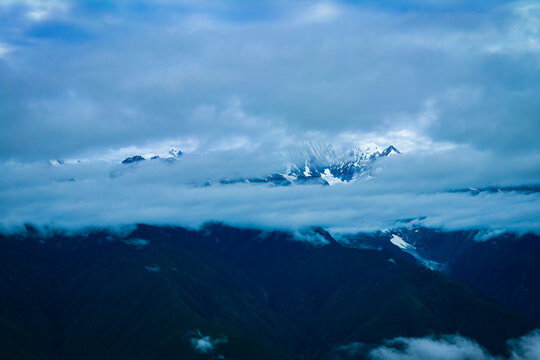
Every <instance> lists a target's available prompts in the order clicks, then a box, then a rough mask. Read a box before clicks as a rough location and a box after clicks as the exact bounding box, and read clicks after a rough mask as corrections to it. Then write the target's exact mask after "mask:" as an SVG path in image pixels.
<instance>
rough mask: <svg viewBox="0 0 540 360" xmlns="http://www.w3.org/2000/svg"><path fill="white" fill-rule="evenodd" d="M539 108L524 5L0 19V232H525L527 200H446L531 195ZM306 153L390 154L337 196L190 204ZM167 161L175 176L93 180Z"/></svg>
mask: <svg viewBox="0 0 540 360" xmlns="http://www.w3.org/2000/svg"><path fill="white" fill-rule="evenodd" d="M538 94H540V4H538V2H536V1H517V2H506V1H475V0H473V1H460V0H456V1H451V0H444V1H432V0H407V1H401V2H399V5H396V2H394V1H359V2H356V1H355V2H352V1H343V2H317V1H293V2H290V1H267V2H266V1H258V2H232V1H204V2H201V1H190V0H186V1H167V0H161V1H144V0H141V1H114V2H113V1H100V2H86V1H71V2H70V1H54V0H50V1H38V0H18V1H15V0H0V170H1V171H2V174H4V175H3V177H2V179H0V186H1V187H0V204H1V205H0V215H1V216H2V219H3V220H2V223H3V224H4V225H10V226H11V225H14V224H20V223H23V222H26V221H29V222H34V223H40V224H53V225H59V226H60V225H74V226H85V225H108V224H119V223H130V222H134V221H141V222H157V223H175V224H179V225H190V226H196V225H197V224H200V223H201V222H204V221H208V220H223V221H228V222H232V223H236V224H245V225H263V226H272V227H289V226H309V225H324V226H327V227H329V228H334V229H345V228H348V229H377V228H383V227H388V226H392V224H394V222H395V221H396V220H397V219H400V218H406V217H407V218H409V217H416V216H422V217H424V216H425V217H426V224H427V225H430V226H443V227H449V228H462V227H487V228H496V229H510V230H526V231H528V230H533V231H538V229H540V219H539V216H538V214H539V213H540V204H539V195H538V194H517V193H505V194H485V195H482V196H478V197H471V196H468V195H466V194H453V195H449V194H448V193H446V192H445V191H446V190H448V189H454V188H462V187H465V188H466V187H471V186H472V187H481V186H501V185H504V186H518V185H535V184H539V183H540V140H539V139H538V138H539V136H540V97H539V96H538ZM312 142H316V143H324V144H334V145H335V146H338V147H339V146H341V147H343V148H347V147H348V146H350V145H352V144H356V143H376V144H379V145H380V146H387V145H389V144H393V145H395V146H396V147H397V148H398V149H400V150H401V151H402V152H403V155H402V156H401V157H399V159H388V161H385V162H383V163H381V164H380V168H381V171H380V172H379V173H377V176H376V177H375V179H374V180H373V181H370V182H366V183H361V184H347V185H344V186H341V187H338V186H335V187H331V188H329V187H324V188H323V187H313V186H307V187H305V188H300V187H291V188H280V189H276V188H268V187H263V186H258V187H253V186H251V187H249V186H242V185H240V186H230V187H219V186H217V187H212V188H200V187H194V186H192V185H193V184H194V183H195V182H196V181H199V180H200V181H202V180H203V179H219V177H227V176H232V175H237V174H248V173H249V174H254V175H259V174H261V173H264V172H265V171H267V172H270V171H275V170H276V169H278V168H279V166H280V165H283V163H284V162H285V161H287V159H288V158H289V156H290V154H292V153H295V152H296V151H297V150H298V149H299V148H301V147H302V146H305V144H306V143H312ZM170 147H175V148H179V149H182V150H183V151H184V152H185V158H184V159H183V160H182V161H179V162H178V163H179V164H177V165H174V166H169V167H166V168H159V169H158V168H155V166H151V165H145V166H144V167H141V169H137V171H132V172H127V174H125V175H124V176H121V177H119V178H117V179H115V180H114V179H111V177H110V176H109V175H110V174H111V171H115V167H116V166H118V162H119V161H120V160H122V158H123V157H125V156H128V155H134V154H138V153H150V152H154V153H161V152H163V151H164V152H166V151H167V149H169V148H170ZM51 159H58V160H64V161H68V160H72V161H76V160H80V161H81V163H73V164H66V166H64V167H63V168H60V169H58V168H53V167H50V166H49V165H48V163H47V162H48V161H49V160H51ZM68 162H69V161H68ZM67 179H75V180H76V181H74V182H73V181H70V182H66V181H65V180H67Z"/></svg>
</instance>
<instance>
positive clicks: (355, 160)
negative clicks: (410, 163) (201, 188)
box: [221, 144, 401, 185]
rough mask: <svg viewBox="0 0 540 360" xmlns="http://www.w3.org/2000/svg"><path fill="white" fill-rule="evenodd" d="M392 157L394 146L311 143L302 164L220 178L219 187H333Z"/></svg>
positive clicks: (394, 152)
mask: <svg viewBox="0 0 540 360" xmlns="http://www.w3.org/2000/svg"><path fill="white" fill-rule="evenodd" d="M392 154H401V152H400V151H399V150H398V149H396V148H395V147H394V146H393V145H390V146H388V147H387V148H384V149H380V148H379V147H378V146H377V145H375V144H368V145H356V146H354V147H353V148H352V149H351V150H350V151H348V152H340V151H338V150H336V149H335V148H334V147H333V146H331V145H313V144H310V145H309V146H308V148H307V150H306V151H305V152H304V154H302V156H301V158H303V162H302V163H296V164H291V165H290V166H288V168H287V170H286V171H285V172H283V173H279V172H276V173H273V174H271V175H269V176H267V177H254V178H249V179H223V180H222V181H221V183H222V184H232V183H239V182H246V183H271V184H275V185H290V184H293V183H300V184H303V183H314V184H323V185H334V184H338V183H343V182H349V181H352V180H354V179H355V178H357V177H358V176H360V175H362V174H368V175H369V173H370V170H371V169H372V167H373V165H374V163H375V162H376V161H377V160H378V159H380V158H384V157H387V156H390V155H392Z"/></svg>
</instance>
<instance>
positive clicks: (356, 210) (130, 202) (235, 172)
mask: <svg viewBox="0 0 540 360" xmlns="http://www.w3.org/2000/svg"><path fill="white" fill-rule="evenodd" d="M257 154H259V153H258V152H254V153H253V152H249V151H247V150H246V152H245V153H242V152H239V151H238V150H237V149H234V150H231V151H219V152H212V153H207V154H203V155H201V154H189V153H188V154H184V155H183V156H182V157H181V158H180V159H178V160H176V161H173V162H168V163H167V162H162V161H160V160H147V161H144V162H142V163H138V164H134V165H122V164H120V163H119V162H116V163H110V162H106V161H86V162H85V161H83V162H81V163H74V164H69V163H68V164H64V165H60V166H56V167H55V166H51V165H50V164H48V163H45V162H38V163H31V164H28V163H23V164H21V163H14V162H9V163H5V164H3V165H1V170H2V173H3V174H5V176H4V177H3V178H2V179H1V180H0V185H1V188H2V190H1V191H0V202H1V203H2V204H3V206H2V207H1V208H0V218H1V219H2V221H1V223H2V224H3V225H4V226H7V227H13V226H15V227H16V226H20V225H22V224H23V223H25V222H31V223H35V224H37V225H53V226H63V227H86V226H110V225H123V224H132V223H135V222H142V223H155V224H174V225H184V226H193V227H196V226H199V225H201V224H202V223H204V222H206V221H224V222H227V223H230V224H235V225H240V226H262V227H271V228H287V229H295V230H296V229H299V228H303V227H306V226H323V227H325V228H328V229H329V230H331V231H334V232H349V231H358V230H363V231H372V230H380V229H385V228H391V227H397V226H402V225H403V224H404V223H403V219H409V218H413V219H418V220H416V223H421V224H424V225H426V226H432V227H442V228H447V229H466V228H480V229H489V230H501V231H518V232H524V231H535V232H538V231H540V219H539V218H538V214H539V213H540V201H539V200H540V193H519V192H501V193H487V192H486V193H481V194H479V195H476V196H473V195H471V194H470V193H454V192H450V191H449V190H452V189H459V188H467V187H469V186H476V187H482V186H489V185H493V184H497V185H509V184H516V183H515V180H516V179H526V178H528V177H529V180H531V179H534V178H535V177H536V175H537V174H535V173H533V174H529V173H528V169H529V167H525V171H523V169H521V168H520V166H515V167H510V168H506V169H504V171H500V172H498V171H495V172H491V173H490V176H489V178H490V179H491V180H490V181H488V182H485V181H484V176H485V174H486V172H487V171H488V170H489V167H487V168H484V167H482V163H483V161H482V160H485V159H487V160H489V161H492V160H493V159H491V158H489V157H487V158H486V157H485V155H484V154H482V153H480V154H473V153H471V152H470V151H464V152H461V151H458V150H455V149H454V150H451V151H441V152H435V153H433V154H417V155H414V154H413V155H407V154H403V155H395V156H392V157H390V158H388V159H383V160H379V161H377V162H376V163H375V168H374V169H373V172H372V176H367V175H365V176H363V177H361V178H360V179H359V180H358V181H356V182H351V183H344V184H338V185H335V186H323V185H299V184H295V185H290V186H285V187H282V186H273V185H268V184H245V183H239V184H228V185H221V184H220V183H219V181H220V180H222V179H225V178H241V177H254V176H261V175H267V174H269V173H271V172H272V171H279V170H280V166H279V164H281V165H282V166H283V165H284V163H279V162H276V163H272V162H271V161H270V160H268V162H267V161H266V160H265V159H266V158H267V157H265V156H257ZM270 157H272V156H270ZM459 157H467V159H463V160H462V161H455V160H453V159H455V158H459ZM449 159H450V160H449ZM455 164H458V165H457V166H455ZM467 164H470V169H469V166H468V165H467ZM207 185H210V186H207Z"/></svg>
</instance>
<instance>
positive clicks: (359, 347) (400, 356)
mask: <svg viewBox="0 0 540 360" xmlns="http://www.w3.org/2000/svg"><path fill="white" fill-rule="evenodd" d="M335 352H336V356H337V358H338V359H343V360H345V359H357V358H358V359H359V358H364V357H365V356H366V355H367V357H368V358H369V359H370V360H537V359H540V357H539V356H540V331H539V330H535V331H533V332H531V333H529V334H527V335H524V336H522V337H520V338H517V339H513V340H510V341H509V342H508V352H509V356H508V357H506V356H496V355H492V354H490V353H489V352H487V351H486V350H485V349H484V348H483V347H482V346H480V345H479V344H478V343H476V342H475V341H473V340H471V339H468V338H466V337H462V336H458V335H446V336H441V337H437V338H435V337H424V338H403V337H399V338H396V339H393V340H390V341H387V342H386V343H385V345H382V346H380V347H377V348H375V349H371V350H369V348H368V347H367V346H366V345H365V344H362V343H357V342H353V343H350V344H347V345H343V346H340V347H338V348H336V350H335Z"/></svg>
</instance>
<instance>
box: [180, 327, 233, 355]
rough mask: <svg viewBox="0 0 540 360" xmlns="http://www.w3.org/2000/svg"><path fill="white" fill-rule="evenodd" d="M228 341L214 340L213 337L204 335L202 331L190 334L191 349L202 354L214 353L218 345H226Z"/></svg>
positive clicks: (222, 339)
mask: <svg viewBox="0 0 540 360" xmlns="http://www.w3.org/2000/svg"><path fill="white" fill-rule="evenodd" d="M227 341H228V340H227V338H226V337H224V338H216V339H213V338H212V337H211V336H208V335H206V336H205V335H202V334H201V331H200V330H195V331H193V332H191V333H190V334H189V343H190V345H191V347H192V348H193V349H194V350H195V351H197V352H199V353H201V354H208V353H213V352H214V351H215V350H216V346H217V345H219V344H224V343H226V342H227Z"/></svg>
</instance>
